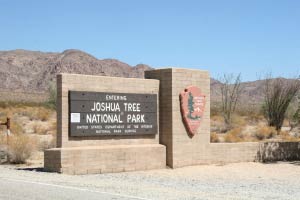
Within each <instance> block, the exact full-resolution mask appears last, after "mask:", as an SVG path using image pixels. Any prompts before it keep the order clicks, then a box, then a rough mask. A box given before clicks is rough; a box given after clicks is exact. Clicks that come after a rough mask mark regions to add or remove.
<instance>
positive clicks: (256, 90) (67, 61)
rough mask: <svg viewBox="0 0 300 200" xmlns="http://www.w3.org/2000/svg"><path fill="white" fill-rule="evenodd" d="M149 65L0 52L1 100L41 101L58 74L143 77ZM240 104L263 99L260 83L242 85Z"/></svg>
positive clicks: (69, 53)
mask: <svg viewBox="0 0 300 200" xmlns="http://www.w3.org/2000/svg"><path fill="white" fill-rule="evenodd" d="M149 69H151V67H149V66H148V65H143V64H140V65H137V66H130V65H128V64H126V63H123V62H120V61H118V60H115V59H104V60H99V59H97V58H95V57H93V56H91V55H89V54H87V53H85V52H82V51H79V50H66V51H64V52H62V53H45V52H39V51H27V50H14V51H0V80H1V81H0V101H16V100H18V101H20V100H21V101H23V100H25V101H38V102H39V101H44V100H45V99H47V91H48V88H49V83H50V82H52V81H55V76H56V74H57V73H61V72H64V73H77V74H90V75H102V76H116V77H138V78H143V76H144V71H145V70H149ZM219 86H220V82H218V81H216V80H214V79H211V94H212V95H211V96H212V102H217V101H220V99H221V94H220V88H219ZM242 87H243V88H244V89H243V94H242V100H241V102H242V103H247V104H257V103H260V102H261V101H262V99H263V90H262V87H263V81H254V82H244V83H242Z"/></svg>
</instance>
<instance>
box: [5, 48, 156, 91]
mask: <svg viewBox="0 0 300 200" xmlns="http://www.w3.org/2000/svg"><path fill="white" fill-rule="evenodd" d="M148 69H151V68H150V67H149V66H147V65H143V64H140V65H137V66H134V67H132V66H129V65H128V64H126V63H123V62H120V61H118V60H115V59H104V60H98V59H97V58H95V57H93V56H91V55H89V54H87V53H85V52H82V51H79V50H66V51H64V52H62V53H43V52H37V51H26V50H14V51H0V80H1V82H0V91H2V92H3V91H14V92H27V93H30V92H33V93H37V92H46V91H47V90H48V87H49V83H50V82H51V81H54V80H55V76H56V74H57V73H61V72H65V73H77V74H90V75H102V76H117V77H140V78H141V77H143V75H144V71H145V70H148Z"/></svg>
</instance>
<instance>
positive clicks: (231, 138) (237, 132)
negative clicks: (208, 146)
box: [224, 128, 244, 143]
mask: <svg viewBox="0 0 300 200" xmlns="http://www.w3.org/2000/svg"><path fill="white" fill-rule="evenodd" d="M243 139H244V136H243V134H242V128H234V129H232V130H230V131H228V132H227V133H226V135H225V137H224V140H225V142H230V143H233V142H242V141H243Z"/></svg>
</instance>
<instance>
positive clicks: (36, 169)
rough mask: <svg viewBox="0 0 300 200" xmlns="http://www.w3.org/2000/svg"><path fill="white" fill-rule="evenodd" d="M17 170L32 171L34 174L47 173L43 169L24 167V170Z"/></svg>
mask: <svg viewBox="0 0 300 200" xmlns="http://www.w3.org/2000/svg"><path fill="white" fill-rule="evenodd" d="M17 170H23V171H32V172H46V171H44V168H43V167H23V168H17Z"/></svg>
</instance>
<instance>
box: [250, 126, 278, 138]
mask: <svg viewBox="0 0 300 200" xmlns="http://www.w3.org/2000/svg"><path fill="white" fill-rule="evenodd" d="M275 135H277V131H276V128H275V127H270V126H260V127H258V128H257V130H256V132H255V137H256V138H257V139H258V140H263V139H270V138H272V137H274V136H275Z"/></svg>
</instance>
